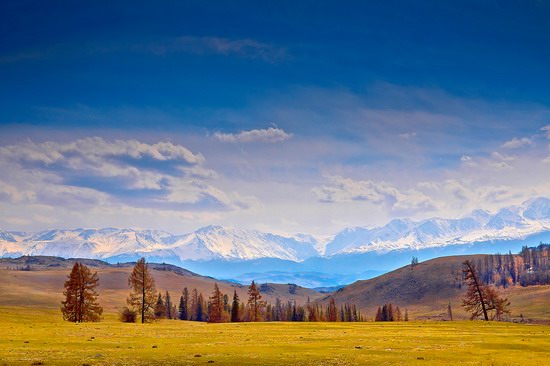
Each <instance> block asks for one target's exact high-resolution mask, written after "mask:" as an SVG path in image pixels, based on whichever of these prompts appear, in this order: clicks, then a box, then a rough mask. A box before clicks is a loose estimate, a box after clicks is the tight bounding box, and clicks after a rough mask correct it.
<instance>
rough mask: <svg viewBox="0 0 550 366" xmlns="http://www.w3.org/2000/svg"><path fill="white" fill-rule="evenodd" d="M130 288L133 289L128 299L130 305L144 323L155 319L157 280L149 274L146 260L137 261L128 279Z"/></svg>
mask: <svg viewBox="0 0 550 366" xmlns="http://www.w3.org/2000/svg"><path fill="white" fill-rule="evenodd" d="M128 286H130V288H131V289H132V292H130V296H129V297H128V299H127V302H128V305H130V306H132V307H133V308H134V309H135V310H136V312H137V313H138V314H140V316H141V322H142V323H145V322H146V321H149V320H151V319H153V318H154V309H155V305H156V298H155V295H156V288H155V279H154V278H153V276H152V275H151V273H150V272H149V266H148V265H147V263H146V262H145V258H141V259H140V260H138V261H137V263H136V265H135V266H134V269H133V271H132V274H131V275H130V277H129V278H128Z"/></svg>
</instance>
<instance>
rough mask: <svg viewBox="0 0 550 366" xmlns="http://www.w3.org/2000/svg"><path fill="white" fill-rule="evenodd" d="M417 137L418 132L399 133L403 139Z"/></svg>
mask: <svg viewBox="0 0 550 366" xmlns="http://www.w3.org/2000/svg"><path fill="white" fill-rule="evenodd" d="M415 137H416V132H409V133H402V134H400V135H399V138H401V139H403V140H410V139H412V138H415Z"/></svg>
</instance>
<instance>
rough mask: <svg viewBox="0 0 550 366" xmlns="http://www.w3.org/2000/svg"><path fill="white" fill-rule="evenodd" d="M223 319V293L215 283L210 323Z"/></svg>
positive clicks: (209, 315)
mask: <svg viewBox="0 0 550 366" xmlns="http://www.w3.org/2000/svg"><path fill="white" fill-rule="evenodd" d="M222 321H223V295H222V293H221V292H220V288H219V287H218V284H217V283H214V292H212V296H211V297H210V311H209V313H208V322H209V323H221V322H222Z"/></svg>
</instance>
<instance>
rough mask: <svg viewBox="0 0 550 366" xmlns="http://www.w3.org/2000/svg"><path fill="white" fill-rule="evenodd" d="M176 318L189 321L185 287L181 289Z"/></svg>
mask: <svg viewBox="0 0 550 366" xmlns="http://www.w3.org/2000/svg"><path fill="white" fill-rule="evenodd" d="M178 318H179V319H180V320H188V319H189V290H187V287H185V288H184V289H183V293H182V295H181V296H180V303H179V307H178Z"/></svg>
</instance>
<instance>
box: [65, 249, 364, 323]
mask: <svg viewBox="0 0 550 366" xmlns="http://www.w3.org/2000/svg"><path fill="white" fill-rule="evenodd" d="M98 283H99V280H98V277H97V272H95V273H92V272H91V271H90V269H89V268H88V267H87V266H86V265H84V264H82V263H78V262H77V263H75V264H74V266H73V269H72V270H71V273H70V274H69V276H68V280H67V281H66V282H65V291H64V292H63V295H64V296H65V300H64V301H63V302H62V306H61V312H62V314H63V318H64V319H65V320H68V321H72V322H84V321H99V320H100V319H101V314H102V312H103V309H102V308H101V307H100V306H99V304H98V301H97V296H98V295H97V292H96V291H95V288H96V287H97V285H98ZM128 286H129V287H130V289H131V291H130V294H129V296H128V298H127V299H126V302H127V305H128V306H126V307H124V308H123V309H122V311H121V313H120V320H122V321H123V322H136V321H138V320H139V321H140V322H141V323H145V322H150V321H153V320H156V319H179V320H190V321H200V322H210V323H223V322H259V321H310V322H315V321H329V322H335V321H342V322H357V321H363V316H362V315H361V312H360V311H359V310H358V309H357V307H356V306H355V304H348V303H345V304H342V305H341V307H340V309H338V308H337V307H336V303H335V301H334V299H331V300H330V302H329V304H328V305H327V307H326V308H325V307H323V306H322V305H320V304H318V303H313V302H310V301H309V298H308V301H307V303H306V305H304V306H302V305H298V304H296V301H287V302H286V303H284V304H283V302H282V301H281V300H280V299H279V298H276V299H275V304H271V303H268V302H266V301H264V300H263V299H262V294H261V292H260V288H259V287H258V286H257V285H256V283H255V282H254V281H252V283H251V284H250V286H249V287H248V291H247V295H248V298H247V300H246V302H244V301H241V300H240V299H239V296H238V294H237V291H236V290H234V291H233V296H232V300H231V301H230V299H229V296H228V294H223V293H222V292H221V291H220V288H219V286H218V284H217V283H215V284H214V289H213V291H212V294H211V295H210V296H209V297H208V298H205V296H204V295H203V294H202V293H201V292H199V291H198V290H197V289H196V288H195V289H193V290H191V291H190V290H189V289H188V288H187V287H185V288H184V289H183V291H182V294H181V296H180V298H179V302H178V305H177V306H176V303H175V302H174V301H173V300H172V297H171V295H170V293H169V292H168V291H165V292H164V294H163V293H161V292H157V290H156V285H155V280H154V278H153V276H152V275H151V272H150V270H149V265H148V264H147V263H146V261H145V259H144V258H141V259H140V260H138V261H137V263H136V265H135V266H134V268H133V270H132V273H131V274H130V276H129V278H128Z"/></svg>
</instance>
